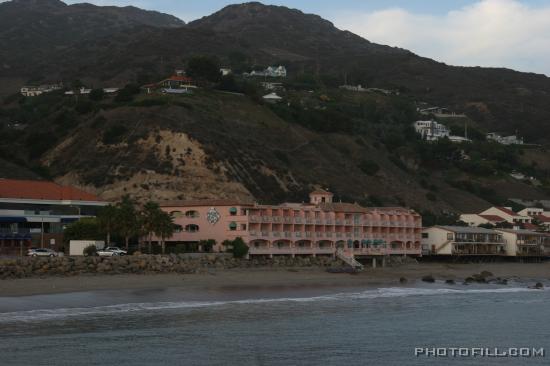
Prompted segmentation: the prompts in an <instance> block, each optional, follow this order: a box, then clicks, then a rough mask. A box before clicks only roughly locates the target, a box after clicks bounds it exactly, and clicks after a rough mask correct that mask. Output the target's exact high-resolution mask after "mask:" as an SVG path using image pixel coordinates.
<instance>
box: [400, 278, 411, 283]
mask: <svg viewBox="0 0 550 366" xmlns="http://www.w3.org/2000/svg"><path fill="white" fill-rule="evenodd" d="M407 282H409V281H408V280H407V279H406V278H405V277H401V278H400V279H399V283H402V284H405V283H407Z"/></svg>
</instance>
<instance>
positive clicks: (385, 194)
mask: <svg viewBox="0 0 550 366" xmlns="http://www.w3.org/2000/svg"><path fill="white" fill-rule="evenodd" d="M40 3H41V4H43V6H42V7H41V8H40V9H38V8H32V7H29V5H28V4H30V2H24V1H20V2H18V3H12V2H8V3H3V4H0V20H6V22H7V23H6V22H2V21H0V24H1V25H0V35H3V34H5V33H2V32H7V31H8V27H6V24H8V25H10V26H11V27H12V28H9V29H18V27H22V26H23V25H22V24H19V23H18V22H19V20H15V19H7V17H9V16H10V14H11V15H12V16H13V14H15V13H14V12H16V13H17V15H18V17H19V18H20V19H23V20H24V21H25V23H24V25H25V26H27V24H30V23H32V24H33V29H32V31H33V32H34V33H33V34H35V33H36V34H37V33H40V32H43V35H42V34H40V35H37V36H36V39H33V41H32V42H31V41H25V42H23V41H21V40H20V39H17V37H15V36H14V37H12V38H6V37H0V39H3V40H8V41H4V44H2V45H3V49H2V50H1V51H0V56H5V62H6V64H8V65H9V66H10V68H9V69H3V70H2V71H0V78H2V77H3V76H14V75H19V76H21V77H24V78H25V79H26V80H27V82H29V83H41V82H57V81H59V80H64V81H65V85H67V86H69V87H70V88H79V87H80V86H83V85H84V84H88V85H89V86H93V87H94V89H93V91H92V93H91V94H90V95H89V96H71V97H67V96H64V95H63V93H62V92H54V93H50V94H46V95H42V96H40V97H36V98H23V97H22V96H20V95H19V94H15V93H13V92H14V91H15V90H11V94H9V95H7V96H6V97H5V98H3V100H2V103H3V104H2V107H1V108H0V132H1V133H2V136H3V137H4V138H3V139H2V141H1V142H0V161H6V162H8V163H9V164H13V165H15V166H20V167H23V168H25V169H26V170H28V171H29V172H31V173H33V174H39V175H41V176H43V177H52V176H53V177H57V176H62V175H65V174H67V173H68V172H76V173H78V174H79V176H80V177H81V179H82V180H83V182H84V183H86V184H92V185H95V186H97V187H102V186H105V185H107V184H112V183H114V182H116V181H117V180H127V179H129V178H130V177H132V176H133V175H134V174H137V173H140V172H144V171H155V172H157V173H162V174H166V175H174V176H177V175H178V174H182V173H181V171H180V170H178V164H182V163H180V162H178V161H176V160H177V159H176V160H174V161H171V160H170V159H169V158H168V157H169V154H168V155H166V154H165V153H164V152H162V154H161V155H162V156H158V154H155V153H154V152H152V151H146V150H143V149H142V148H141V147H140V146H139V144H138V142H139V141H140V139H145V138H147V137H148V136H149V135H150V134H155V133H157V131H158V130H160V129H163V130H171V131H174V132H184V133H186V134H188V135H189V136H190V137H192V138H194V139H196V140H197V141H199V142H200V143H201V144H202V145H203V147H204V150H205V152H206V153H207V154H208V165H209V167H210V168H212V169H214V167H215V165H216V163H219V162H223V163H224V164H225V165H226V166H228V167H229V169H228V171H227V176H228V178H229V179H231V180H232V181H234V182H239V183H241V184H243V185H244V186H245V187H246V188H247V189H248V190H249V191H250V192H251V193H252V194H253V195H254V196H255V197H256V198H257V199H260V200H262V201H264V202H279V201H283V200H285V201H286V200H297V201H302V200H304V199H305V197H306V194H307V191H308V190H309V189H310V188H311V186H312V185H314V184H321V185H323V186H326V187H330V188H331V189H332V190H333V191H334V192H335V193H336V194H337V197H338V198H339V199H342V200H347V201H357V202H359V203H363V204H369V205H375V206H376V205H409V206H413V207H417V208H418V209H419V210H420V209H422V210H424V212H423V213H425V215H426V216H425V217H426V218H427V220H428V221H430V220H431V221H433V222H437V223H442V222H446V221H447V218H446V216H445V215H446V214H444V212H446V211H450V210H452V209H457V208H458V209H462V210H464V209H469V208H470V207H472V208H478V206H481V205H486V204H489V203H492V204H503V203H505V202H506V200H507V198H510V197H511V195H512V194H514V195H515V194H517V193H516V192H520V193H523V192H526V193H525V194H526V195H527V194H528V195H530V196H537V195H539V196H540V195H542V194H543V193H541V192H546V194H547V193H548V192H550V181H549V177H550V172H549V168H548V166H546V165H545V164H537V163H536V162H535V163H533V161H528V160H527V159H525V158H524V155H525V149H526V148H524V147H511V146H502V145H497V144H493V143H488V142H486V141H484V136H485V133H486V132H489V131H493V130H497V131H502V132H503V133H514V132H515V130H516V129H518V130H519V133H520V134H521V135H523V136H526V138H527V140H528V141H533V142H540V143H547V142H548V140H547V139H548V137H547V136H550V125H548V123H547V121H548V120H549V117H550V107H549V106H550V105H549V104H548V103H547V97H546V96H547V95H548V93H550V81H549V80H548V78H546V77H544V76H541V75H533V74H522V73H517V72H513V71H510V70H501V69H483V68H454V67H449V66H446V65H443V64H440V63H437V62H435V61H432V60H429V59H425V58H421V57H418V56H416V55H414V54H412V53H410V52H408V51H405V50H401V49H395V48H390V47H386V46H381V45H377V44H373V43H370V42H368V41H366V40H364V39H361V38H359V37H357V36H354V35H352V34H349V33H347V32H342V31H339V30H337V29H335V28H334V27H333V26H332V25H331V24H330V23H329V22H326V21H324V20H322V19H321V18H319V17H316V16H312V15H304V14H302V13H300V12H298V11H294V10H289V9H286V8H282V7H265V6H263V5H260V4H257V3H252V4H246V5H236V6H230V7H228V8H226V9H224V10H222V11H220V12H218V13H216V14H213V15H212V16H210V17H206V18H203V19H201V20H198V21H196V22H193V23H191V24H190V25H188V26H185V27H179V28H170V29H166V28H159V26H160V25H161V23H162V24H166V25H168V26H177V25H181V23H178V22H177V21H176V22H174V20H173V19H171V18H166V17H165V16H163V15H159V14H150V13H143V14H142V13H140V14H142V15H143V16H142V17H139V19H138V18H137V17H136V15H135V14H137V13H135V11H134V10H126V11H128V12H129V13H125V14H122V15H121V14H118V15H116V17H115V18H113V16H112V12H113V11H114V10H112V9H111V10H108V9H103V8H96V7H89V9H88V10H86V9H85V8H84V7H81V8H78V9H77V8H75V7H65V6H64V5H61V4H60V3H59V2H58V1H54V0H48V1H44V2H40ZM25 4H26V5H25ZM48 7H50V8H48ZM59 7H61V8H59ZM54 8H55V9H57V10H56V11H52V10H51V9H54ZM59 9H63V10H59ZM76 10H78V12H76ZM103 11H109V12H111V13H109V14H110V15H109V16H105V17H103V19H105V20H106V21H107V22H108V24H104V22H103V21H99V20H98V19H96V18H97V17H95V18H93V19H92V18H88V15H89V14H91V13H93V14H97V12H100V13H101V12H103ZM117 11H120V12H124V11H125V10H117ZM132 12H134V13H132ZM54 13H55V14H54ZM39 14H40V16H41V17H42V18H45V20H44V21H45V22H46V23H47V24H49V23H51V22H55V24H54V25H51V27H50V28H49V29H54V30H60V29H62V30H63V31H64V33H65V34H61V33H55V36H53V35H51V34H49V33H48V32H49V31H48V30H45V29H42V28H40V27H41V26H40V25H38V24H36V25H34V24H35V23H36V22H34V23H33V22H32V20H33V19H36V17H37V16H38V15H39ZM67 14H70V16H76V15H78V17H80V18H79V19H80V20H81V21H82V22H83V23H82V24H84V25H85V26H86V27H87V28H88V29H90V30H94V29H95V30H97V29H102V31H101V32H96V33H97V34H96V33H94V34H92V32H88V31H86V30H82V29H73V28H71V27H75V26H79V25H78V24H77V25H75V24H68V23H67V21H66V19H67ZM101 14H103V13H101ZM114 19H116V20H117V21H115V20H114ZM120 19H123V20H125V21H122V22H121V21H120ZM136 22H137V23H136ZM139 24H147V25H148V26H147V27H143V26H139ZM34 27H37V28H36V29H35V28H34ZM25 29H26V28H25ZM103 37H104V38H103ZM31 38H32V37H31ZM44 38H47V39H46V40H44ZM14 42H17V49H16V46H15V44H16V43H14ZM39 42H42V43H41V44H40V45H38V43H39ZM56 46H58V48H56ZM53 49H62V51H59V52H54V53H52V52H50V51H48V50H53ZM30 52H33V53H37V52H38V53H40V57H35V58H33V59H35V60H36V59H40V60H42V61H40V62H38V63H36V64H34V63H33V64H29V63H27V62H25V61H24V60H26V59H28V54H29V53H30ZM3 60H4V58H3ZM274 64H283V65H286V66H287V68H288V70H289V77H288V78H287V79H285V80H284V87H285V89H286V91H285V92H281V94H282V95H283V96H284V97H285V102H284V103H280V104H276V105H265V104H264V103H263V101H262V98H261V97H262V95H264V94H266V93H267V91H265V90H263V88H262V87H261V86H260V85H259V82H260V81H281V80H269V79H262V80H258V79H253V78H243V77H241V76H239V75H240V73H242V72H244V71H251V70H253V69H263V68H265V67H266V66H268V65H274ZM221 66H224V67H231V68H232V69H233V71H234V74H230V75H227V76H223V77H222V76H221V75H220V72H219V68H220V67H221ZM176 68H185V69H186V71H187V73H188V74H189V76H192V77H193V78H195V79H196V80H197V81H198V82H199V83H200V85H201V86H202V87H203V88H202V89H201V90H199V91H197V92H196V93H195V94H194V95H192V96H182V97H171V96H165V95H150V96H144V95H143V94H140V89H139V86H140V85H143V84H146V83H150V82H154V81H158V80H160V79H162V78H163V77H165V76H167V75H169V74H170V73H172V71H173V70H174V69H176ZM6 70H9V71H6ZM344 75H346V76H347V80H348V81H349V82H350V83H352V84H363V85H368V86H373V87H381V88H387V89H391V90H394V91H399V92H400V95H382V94H377V93H353V92H347V91H342V90H339V89H337V88H336V87H337V86H338V85H340V84H342V83H343V79H344ZM92 77H93V80H91V81H88V79H90V78H92ZM85 79H86V81H84V80H85ZM0 80H1V79H0ZM0 84H1V83H0ZM117 85H119V86H122V85H125V86H124V87H123V88H122V89H121V90H120V92H119V93H118V94H117V95H116V96H115V97H113V96H109V95H105V94H104V93H103V91H102V89H100V87H104V86H117ZM519 87H521V88H523V89H525V90H527V91H528V93H527V94H526V93H521V94H518V93H517V92H516V91H517V88H519ZM219 91H224V92H231V93H241V94H245V96H235V95H227V93H220V92H219ZM0 92H2V91H1V90H0ZM416 101H425V102H428V103H431V104H433V105H440V106H445V107H448V108H451V109H452V110H454V111H456V112H465V113H466V114H467V115H468V117H469V118H468V119H466V121H467V123H468V136H469V137H470V138H472V139H473V140H474V143H472V144H464V145H457V144H452V143H450V142H449V141H446V140H442V141H440V142H437V143H426V142H423V141H420V140H419V138H418V137H417V136H416V134H415V133H414V130H413V129H412V127H411V124H412V122H414V121H415V120H417V119H420V118H427V117H425V116H420V115H418V114H417V112H416V107H415V103H414V102H416ZM14 121H17V122H19V123H21V124H23V125H25V126H26V128H24V129H14V128H8V127H7V124H8V123H12V122H14ZM464 124H465V123H464V120H453V121H449V122H448V125H449V126H450V127H451V130H452V131H453V133H454V134H457V135H463V134H464ZM157 136H158V135H157ZM69 137H71V138H72V139H73V141H72V143H70V144H67V146H66V147H65V148H64V150H63V155H62V157H61V158H60V157H59V156H58V157H57V158H56V159H54V160H53V161H51V162H49V163H48V164H44V163H43V162H44V161H45V160H44V159H45V158H47V157H48V154H49V153H50V152H51V151H52V150H53V149H54V148H55V147H57V146H59V144H60V143H62V142H66V141H67V139H68V138H69ZM159 138H160V137H159ZM98 142H101V143H102V144H103V145H104V146H102V147H101V148H98V147H97V146H99V145H98V144H97V143H98ZM122 142H124V144H121V143H122ZM160 142H161V141H160V140H158V141H157V143H160ZM119 145H121V146H119ZM122 145H124V146H122ZM534 149H535V148H534ZM540 154H541V155H540V156H542V157H543V159H544V158H548V155H547V152H546V151H545V150H544V149H540ZM180 167H181V166H180ZM266 171H269V172H270V173H266ZM513 171H520V172H522V173H524V174H526V175H528V176H532V177H534V178H535V179H536V181H537V183H536V184H538V186H537V187H535V186H533V184H534V183H531V182H530V183H529V184H526V183H525V182H516V181H511V178H510V177H509V174H510V173H511V172H513ZM31 173H29V174H31ZM502 182H505V183H506V184H508V186H506V187H504V188H502V187H501V186H499V184H500V183H502ZM155 188H156V187H155V186H154V185H148V184H143V185H142V186H137V187H136V189H143V190H150V191H151V192H154V190H155ZM509 188H510V189H511V190H510V191H509V190H508V189H509ZM510 192H514V193H510ZM426 210H430V212H428V211H426ZM436 211H437V212H436ZM435 216H437V217H435ZM431 217H433V220H432V219H430V218H431ZM449 220H450V219H449Z"/></svg>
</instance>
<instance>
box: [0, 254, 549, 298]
mask: <svg viewBox="0 0 550 366" xmlns="http://www.w3.org/2000/svg"><path fill="white" fill-rule="evenodd" d="M481 271H490V272H492V273H493V274H494V276H495V277H502V278H511V277H515V278H518V279H521V280H525V281H530V280H532V281H536V280H541V281H546V280H549V279H550V262H546V263H483V264H447V263H419V264H407V265H402V266H399V267H390V268H377V269H372V268H367V269H365V271H364V272H362V273H359V274H353V275H352V274H333V273H327V272H325V270H324V269H320V268H301V269H284V268H279V269H274V268H260V269H238V270H211V271H209V272H207V273H200V274H155V275H138V274H136V275H130V274H128V275H80V276H74V277H45V278H30V279H14V280H3V281H0V297H11V296H30V295H39V294H55V293H69V292H81V291H97V290H133V289H134V290H136V289H139V290H147V289H158V288H178V289H181V290H184V291H185V290H188V291H190V292H200V291H204V290H219V289H222V290H231V289H234V290H251V291H253V290H254V289H258V290H260V289H261V290H265V289H268V288H285V289H293V288H296V289H299V288H306V287H307V288H319V289H321V288H330V287H379V286H398V285H399V279H400V278H401V277H405V278H406V279H407V280H408V281H409V283H414V282H418V281H421V278H422V277H423V276H425V275H432V276H434V277H435V278H436V279H437V280H446V279H454V280H458V281H460V280H463V279H464V278H466V277H468V276H471V275H473V274H475V273H479V272H481Z"/></svg>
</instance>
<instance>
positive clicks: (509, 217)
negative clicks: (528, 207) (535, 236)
mask: <svg viewBox="0 0 550 366" xmlns="http://www.w3.org/2000/svg"><path fill="white" fill-rule="evenodd" d="M480 215H495V216H500V217H502V218H503V219H505V220H506V221H507V222H508V223H510V224H529V223H531V221H532V219H531V217H529V216H527V215H522V214H519V213H516V212H514V211H513V210H512V208H511V207H490V208H488V209H486V210H485V211H483V212H481V213H480Z"/></svg>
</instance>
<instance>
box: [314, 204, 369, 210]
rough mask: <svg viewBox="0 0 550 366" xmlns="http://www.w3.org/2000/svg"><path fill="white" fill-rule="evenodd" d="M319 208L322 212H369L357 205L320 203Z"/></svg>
mask: <svg viewBox="0 0 550 366" xmlns="http://www.w3.org/2000/svg"><path fill="white" fill-rule="evenodd" d="M319 207H320V208H321V209H323V210H324V211H336V212H369V211H370V210H369V209H368V208H366V207H363V206H360V205H358V204H357V203H345V202H332V203H321V204H319Z"/></svg>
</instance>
